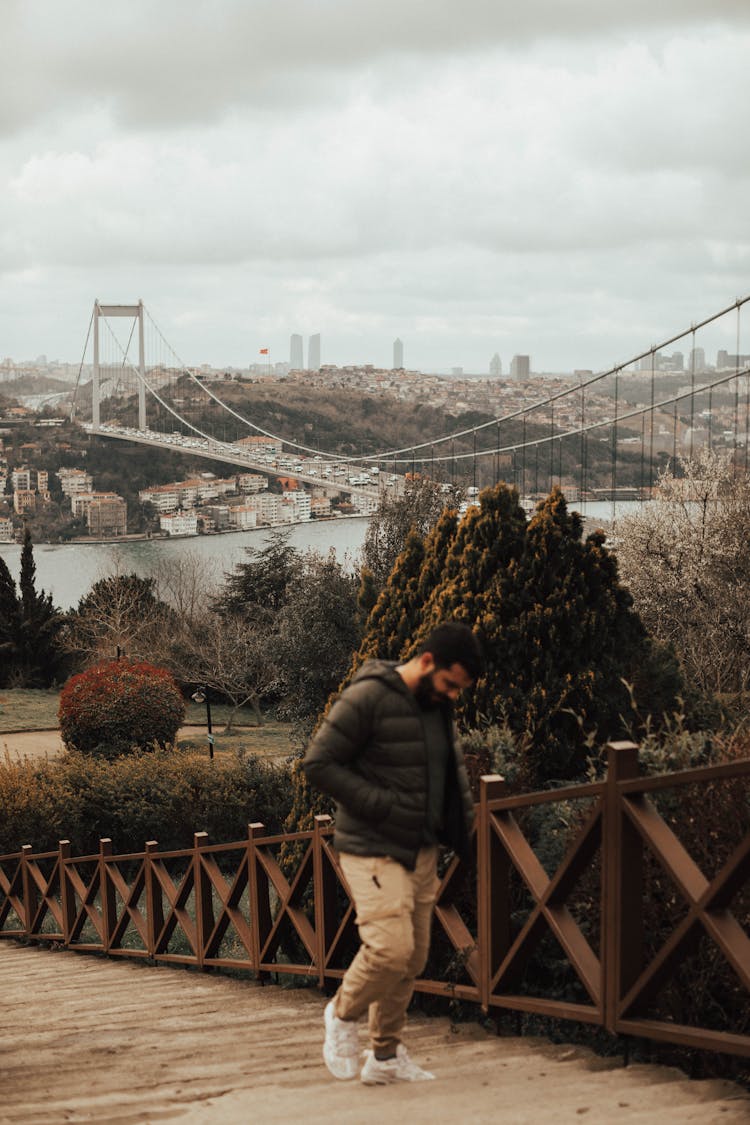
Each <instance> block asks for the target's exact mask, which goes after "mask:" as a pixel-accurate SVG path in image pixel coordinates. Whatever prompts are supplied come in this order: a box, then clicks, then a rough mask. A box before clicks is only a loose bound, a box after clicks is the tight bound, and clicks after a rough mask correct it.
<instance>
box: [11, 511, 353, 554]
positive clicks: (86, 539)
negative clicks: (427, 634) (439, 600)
mask: <svg viewBox="0 0 750 1125" xmlns="http://www.w3.org/2000/svg"><path fill="white" fill-rule="evenodd" d="M369 518H370V516H369V515H366V514H365V513H364V512H351V513H347V514H345V515H341V516H318V517H316V518H315V519H309V520H289V521H288V522H286V523H261V524H257V525H256V526H255V527H225V528H223V529H222V530H221V531H208V532H202V533H201V534H200V535H167V534H166V533H161V532H158V533H156V534H151V535H149V534H147V533H146V532H133V533H131V534H128V535H115V536H112V537H111V538H109V539H99V538H96V539H95V538H93V537H92V536H89V535H86V536H81V537H79V538H76V539H66V540H65V541H64V542H60V541H57V542H56V541H55V540H53V539H35V540H34V546H35V547H97V546H102V544H110V545H112V544H117V543H176V542H178V541H179V542H183V541H188V542H191V543H192V542H193V541H194V540H196V539H216V538H218V537H220V536H222V535H244V534H246V533H251V532H253V531H276V530H277V529H279V528H285V527H310V526H317V525H318V524H324V523H342V522H343V521H344V520H368V519H369ZM20 546H21V543H20V541H19V540H17V539H5V540H0V548H2V547H20Z"/></svg>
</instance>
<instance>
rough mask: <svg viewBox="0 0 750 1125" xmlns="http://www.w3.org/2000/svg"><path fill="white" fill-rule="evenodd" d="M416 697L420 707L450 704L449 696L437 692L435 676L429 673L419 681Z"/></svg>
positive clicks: (415, 692) (415, 691) (415, 690)
mask: <svg viewBox="0 0 750 1125" xmlns="http://www.w3.org/2000/svg"><path fill="white" fill-rule="evenodd" d="M414 697H415V699H416V701H417V703H418V704H419V706H420V707H426V708H429V707H432V708H434V707H439V706H440V704H441V703H449V702H450V700H449V699H448V696H447V695H443V694H442V692H439V691H436V690H435V674H434V672H427V673H425V675H424V676H420V677H419V679H418V680H417V686H416V688H415V689H414Z"/></svg>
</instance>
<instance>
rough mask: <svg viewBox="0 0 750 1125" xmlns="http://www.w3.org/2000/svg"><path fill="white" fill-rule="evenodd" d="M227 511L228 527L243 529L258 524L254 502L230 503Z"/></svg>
mask: <svg viewBox="0 0 750 1125" xmlns="http://www.w3.org/2000/svg"><path fill="white" fill-rule="evenodd" d="M227 511H228V514H229V526H230V527H236V528H238V530H240V531H244V530H245V529H246V528H248V527H257V526H258V510H257V507H256V505H255V504H232V505H231V507H229V508H228V509H227Z"/></svg>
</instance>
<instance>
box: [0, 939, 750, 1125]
mask: <svg viewBox="0 0 750 1125" xmlns="http://www.w3.org/2000/svg"><path fill="white" fill-rule="evenodd" d="M0 998H1V1002H2V1020H1V1021H0V1123H2V1125H11V1123H12V1125H60V1123H62V1122H67V1123H74V1125H75V1123H80V1122H98V1123H101V1125H124V1123H132V1125H148V1123H151V1122H160V1121H177V1122H179V1123H180V1125H239V1123H240V1122H242V1123H243V1125H246V1123H247V1122H251V1121H255V1122H259V1123H261V1125H290V1123H292V1122H294V1123H295V1125H296V1123H297V1122H300V1121H302V1122H303V1123H304V1125H322V1123H323V1122H325V1123H326V1125H330V1123H331V1122H341V1123H346V1125H387V1123H389V1122H392V1121H395V1120H397V1119H400V1120H401V1121H403V1122H404V1123H406V1122H408V1123H409V1125H437V1123H438V1122H445V1121H453V1122H456V1123H458V1125H474V1123H476V1125H479V1123H482V1125H486V1123H487V1122H495V1121H497V1122H501V1123H502V1125H548V1123H549V1125H551V1123H552V1122H554V1123H555V1125H568V1123H571V1122H581V1121H585V1122H588V1123H589V1125H602V1123H607V1125H611V1123H616V1125H632V1123H643V1125H653V1123H658V1125H662V1123H663V1125H668V1123H671V1122H674V1123H675V1125H677V1123H680V1125H687V1123H692V1122H694V1123H696V1125H697V1123H698V1122H700V1123H701V1125H714V1123H717V1125H718V1123H722V1125H729V1123H732V1125H734V1123H737V1122H744V1123H745V1125H748V1123H750V1100H748V1099H747V1097H746V1096H745V1094H744V1093H743V1091H742V1090H741V1089H739V1088H738V1087H736V1086H733V1085H732V1084H731V1083H727V1082H719V1081H710V1082H691V1081H689V1080H688V1079H687V1078H686V1077H685V1076H684V1075H683V1074H681V1073H680V1072H678V1071H676V1070H672V1069H670V1068H667V1067H657V1066H641V1065H637V1066H630V1067H627V1068H624V1067H623V1066H622V1065H621V1061H620V1060H618V1059H600V1058H597V1057H596V1056H594V1055H591V1054H590V1053H589V1052H587V1051H585V1050H582V1049H580V1048H577V1047H565V1046H553V1045H551V1044H549V1043H546V1042H544V1041H541V1040H530V1039H518V1038H497V1037H496V1036H494V1035H491V1034H489V1033H488V1032H487V1031H485V1030H484V1029H482V1028H481V1027H479V1026H478V1025H475V1024H464V1025H460V1026H459V1027H457V1028H451V1026H450V1024H449V1022H448V1021H447V1020H446V1019H434V1020H432V1019H427V1018H425V1017H421V1016H417V1017H415V1018H414V1019H413V1021H412V1022H411V1024H410V1027H409V1036H408V1043H409V1047H410V1050H411V1051H412V1054H413V1055H414V1057H415V1058H416V1059H417V1060H418V1061H419V1062H420V1063H422V1064H423V1065H425V1066H428V1067H429V1068H431V1069H432V1070H434V1071H435V1073H436V1074H437V1080H436V1081H435V1082H429V1083H418V1084H415V1085H401V1086H398V1087H387V1088H384V1087H375V1088H372V1087H365V1086H362V1085H361V1084H360V1083H359V1082H357V1081H355V1082H336V1081H335V1080H333V1079H332V1078H330V1077H329V1075H328V1072H327V1070H326V1069H325V1067H324V1065H323V1062H322V1058H321V1043H322V1034H321V1029H322V1016H323V1006H324V1000H323V998H322V997H321V996H320V994H319V993H318V992H317V991H316V990H313V989H310V990H299V989H285V988H281V987H275V986H267V987H265V988H263V987H261V986H260V985H257V984H253V983H247V982H245V981H240V980H234V979H231V978H229V977H225V976H220V975H218V974H198V973H195V972H186V971H182V970H179V969H170V968H163V967H159V968H154V967H150V966H147V965H145V964H143V963H139V962H128V961H124V960H123V961H119V960H114V959H111V960H110V959H105V958H102V957H96V956H90V955H85V954H78V953H72V952H69V951H64V950H59V951H55V950H51V949H46V948H43V947H42V948H37V947H33V946H29V947H26V946H20V945H17V944H16V943H14V942H11V941H0Z"/></svg>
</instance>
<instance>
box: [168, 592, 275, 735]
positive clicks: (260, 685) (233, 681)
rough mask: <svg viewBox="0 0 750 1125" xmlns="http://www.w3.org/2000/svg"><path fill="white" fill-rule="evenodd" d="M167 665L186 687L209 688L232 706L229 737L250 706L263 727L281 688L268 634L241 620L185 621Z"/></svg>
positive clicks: (213, 616)
mask: <svg viewBox="0 0 750 1125" xmlns="http://www.w3.org/2000/svg"><path fill="white" fill-rule="evenodd" d="M164 661H165V663H166V665H167V667H169V668H170V670H171V671H172V672H173V674H174V675H175V676H176V677H177V678H178V679H180V680H182V681H183V682H184V683H193V684H201V685H204V686H205V687H207V688H208V689H209V690H210V691H213V692H216V693H217V694H219V695H221V696H222V697H223V698H225V699H228V700H229V701H230V703H231V704H232V711H231V712H230V715H229V718H228V720H227V724H226V730H227V731H229V730H231V727H232V722H233V721H234V718H235V715H236V712H237V711H238V710H239V708H240V707H244V706H248V705H249V706H250V707H251V708H252V710H253V714H254V716H255V721H256V722H257V724H258V725H259V726H261V725H262V723H263V713H262V709H261V708H262V703H263V700H264V698H266V697H267V696H268V695H269V694H271V693H272V692H275V691H277V690H278V688H279V686H280V683H281V677H280V674H279V671H278V668H277V666H276V662H275V660H274V658H273V649H272V645H271V644H269V638H268V634H267V632H266V631H265V630H264V629H261V628H257V627H255V626H254V625H253V624H252V623H248V622H247V621H244V620H241V619H240V618H238V617H232V616H229V617H219V616H218V615H217V614H213V613H210V612H207V613H205V614H204V615H203V616H202V617H200V618H198V617H196V618H194V619H193V621H192V622H188V621H183V622H182V627H181V628H180V630H179V632H178V634H177V635H175V636H173V637H172V638H170V643H169V646H168V651H167V652H165V654H164Z"/></svg>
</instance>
